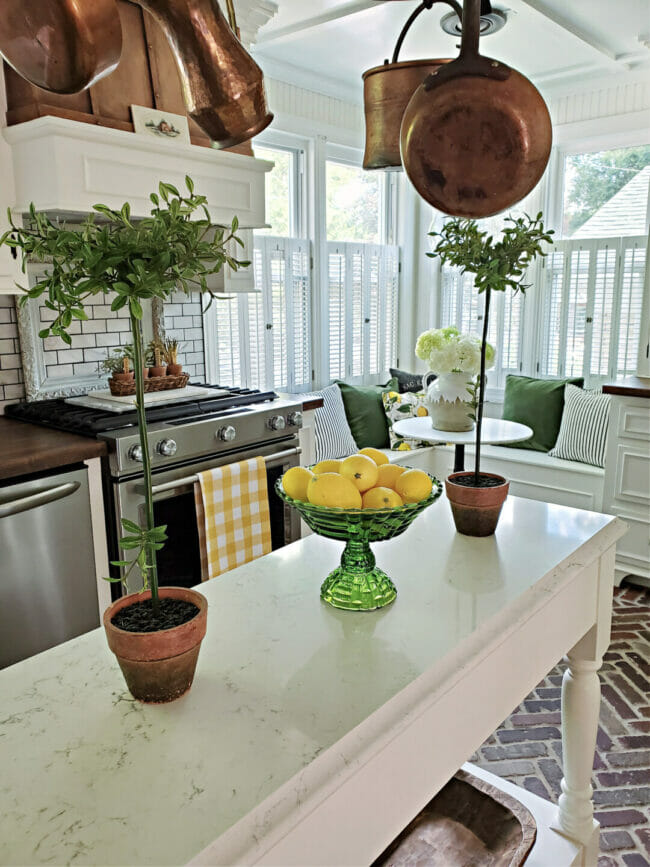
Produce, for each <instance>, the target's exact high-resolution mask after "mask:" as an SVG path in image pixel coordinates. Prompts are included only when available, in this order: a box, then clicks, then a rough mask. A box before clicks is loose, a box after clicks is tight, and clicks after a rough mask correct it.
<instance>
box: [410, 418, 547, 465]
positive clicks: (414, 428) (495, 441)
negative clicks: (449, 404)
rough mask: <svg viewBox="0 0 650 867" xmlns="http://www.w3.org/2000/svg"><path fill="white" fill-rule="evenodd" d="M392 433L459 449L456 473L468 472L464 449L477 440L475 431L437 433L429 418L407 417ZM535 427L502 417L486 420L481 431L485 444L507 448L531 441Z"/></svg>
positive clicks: (439, 431)
mask: <svg viewBox="0 0 650 867" xmlns="http://www.w3.org/2000/svg"><path fill="white" fill-rule="evenodd" d="M393 430H394V431H395V433H396V434H399V435H400V436H401V437H408V439H415V440H421V441H422V442H427V443H432V444H437V445H439V444H441V443H453V445H455V446H456V454H455V456H454V472H455V473H460V472H462V471H463V470H464V469H465V446H466V445H470V446H471V445H473V444H474V442H475V441H476V429H475V428H472V430H464V431H452V430H438V428H435V427H432V426H431V419H430V418H429V416H422V417H420V418H405V419H402V421H397V422H395V424H394V425H393ZM532 435H533V431H532V428H529V427H528V425H525V424H519V422H517V421H506V420H505V419H503V418H484V419H483V426H482V428H481V443H484V444H486V445H508V444H509V443H520V442H523V441H524V440H527V439H530V438H531V436H532Z"/></svg>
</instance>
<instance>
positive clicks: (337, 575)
mask: <svg viewBox="0 0 650 867" xmlns="http://www.w3.org/2000/svg"><path fill="white" fill-rule="evenodd" d="M396 596H397V590H396V589H395V585H394V584H393V582H392V581H391V580H390V578H389V577H388V575H386V573H385V572H382V571H381V569H378V568H377V567H376V566H375V556H374V554H373V553H372V551H371V550H370V545H369V544H368V542H367V541H364V540H357V539H350V540H348V542H347V543H346V546H345V550H344V551H343V554H342V556H341V565H340V566H338V567H337V568H336V569H335V570H334V571H333V572H331V573H330V574H329V575H328V576H327V578H326V579H325V581H324V582H323V586H322V587H321V589H320V597H321V599H322V600H323V601H324V602H327V603H328V604H329V605H333V606H334V608H345V609H347V610H348V611H374V610H375V609H376V608H383V607H384V606H385V605H390V603H391V602H393V601H394V600H395V597H396Z"/></svg>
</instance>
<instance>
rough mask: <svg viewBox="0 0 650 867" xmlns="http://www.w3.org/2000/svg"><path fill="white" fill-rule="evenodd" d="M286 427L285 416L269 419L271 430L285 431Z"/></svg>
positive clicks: (275, 416)
mask: <svg viewBox="0 0 650 867" xmlns="http://www.w3.org/2000/svg"><path fill="white" fill-rule="evenodd" d="M286 426H287V423H286V421H285V420H284V416H283V415H274V416H273V418H270V419H269V427H270V428H271V430H284V429H285V427H286Z"/></svg>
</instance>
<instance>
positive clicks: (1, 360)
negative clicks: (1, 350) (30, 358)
mask: <svg viewBox="0 0 650 867" xmlns="http://www.w3.org/2000/svg"><path fill="white" fill-rule="evenodd" d="M20 367H22V364H21V360H20V355H17V354H15V355H0V368H2V370H15V369H16V368H20Z"/></svg>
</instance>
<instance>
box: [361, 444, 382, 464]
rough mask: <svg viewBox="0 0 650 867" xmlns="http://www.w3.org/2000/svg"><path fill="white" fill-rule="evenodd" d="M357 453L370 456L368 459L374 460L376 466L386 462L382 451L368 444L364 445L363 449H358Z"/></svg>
mask: <svg viewBox="0 0 650 867" xmlns="http://www.w3.org/2000/svg"><path fill="white" fill-rule="evenodd" d="M359 454H360V455H365V456H366V457H367V458H370V460H371V461H374V462H375V463H376V464H377V466H378V467H380V466H381V465H382V464H387V463H388V458H387V457H386V455H385V454H384V453H383V452H380V451H379V449H373V448H371V447H370V446H366V448H365V449H359Z"/></svg>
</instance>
